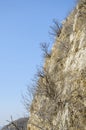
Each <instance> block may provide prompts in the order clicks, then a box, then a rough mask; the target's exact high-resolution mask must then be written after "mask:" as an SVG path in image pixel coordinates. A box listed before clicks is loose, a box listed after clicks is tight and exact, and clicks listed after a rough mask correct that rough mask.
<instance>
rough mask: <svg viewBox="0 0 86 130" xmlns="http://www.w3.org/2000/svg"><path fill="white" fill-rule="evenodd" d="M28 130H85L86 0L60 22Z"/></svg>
mask: <svg viewBox="0 0 86 130" xmlns="http://www.w3.org/2000/svg"><path fill="white" fill-rule="evenodd" d="M58 33H59V31H58ZM28 130H86V0H80V1H79V3H78V5H77V6H76V8H75V9H74V10H73V11H72V12H71V13H70V15H69V16H68V17H67V18H66V19H65V21H64V22H63V23H62V28H61V30H60V33H59V35H57V37H56V40H55V43H54V46H53V48H52V52H51V53H50V54H49V56H46V58H45V64H44V66H43V70H42V72H39V79H38V81H37V90H36V93H35V96H34V100H33V102H32V104H31V109H30V119H29V121H28Z"/></svg>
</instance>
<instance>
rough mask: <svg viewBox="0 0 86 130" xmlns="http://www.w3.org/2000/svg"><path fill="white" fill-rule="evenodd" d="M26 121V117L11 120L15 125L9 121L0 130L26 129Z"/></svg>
mask: <svg viewBox="0 0 86 130" xmlns="http://www.w3.org/2000/svg"><path fill="white" fill-rule="evenodd" d="M27 122H28V118H20V119H18V120H15V121H13V123H14V124H15V126H14V125H13V124H12V122H11V123H9V124H8V125H5V126H4V127H3V128H1V129H0V130H27Z"/></svg>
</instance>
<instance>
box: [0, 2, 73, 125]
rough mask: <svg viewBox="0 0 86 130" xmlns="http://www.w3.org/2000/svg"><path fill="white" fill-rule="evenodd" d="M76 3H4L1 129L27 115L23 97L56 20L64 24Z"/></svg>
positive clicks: (0, 11) (0, 7) (0, 6)
mask: <svg viewBox="0 0 86 130" xmlns="http://www.w3.org/2000/svg"><path fill="white" fill-rule="evenodd" d="M74 5H75V0H0V126H1V125H4V124H6V123H7V122H6V120H9V119H10V116H11V115H12V116H13V118H14V119H16V118H20V117H22V116H25V115H26V111H25V109H24V106H23V104H22V97H21V94H22V93H25V92H26V88H27V85H29V84H31V80H32V79H33V77H34V74H35V73H36V68H37V66H38V65H40V64H41V62H42V57H41V51H40V43H41V42H50V43H51V44H52V39H51V38H50V36H49V33H48V32H49V30H50V26H51V25H52V20H53V19H58V21H59V22H61V21H62V20H63V19H65V17H66V16H67V15H68V14H69V12H70V11H71V10H72V8H73V7H74Z"/></svg>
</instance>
